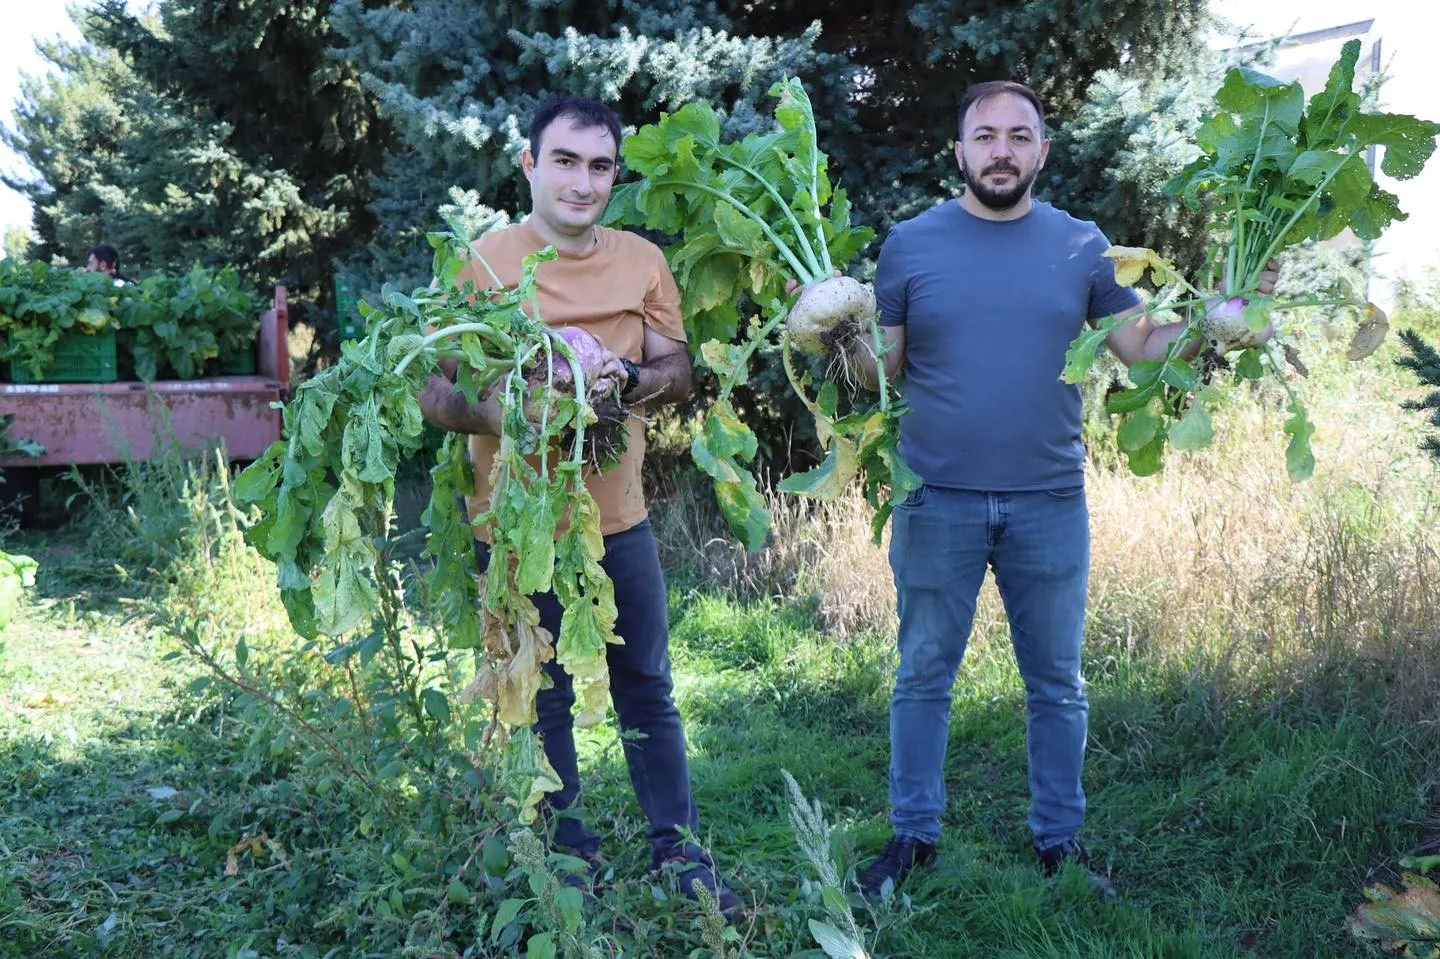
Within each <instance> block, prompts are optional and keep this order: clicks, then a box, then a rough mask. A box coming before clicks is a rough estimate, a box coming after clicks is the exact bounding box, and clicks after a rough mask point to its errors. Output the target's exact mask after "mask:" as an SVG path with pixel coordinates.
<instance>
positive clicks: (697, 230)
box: [606, 78, 874, 345]
mask: <svg viewBox="0 0 1440 959" xmlns="http://www.w3.org/2000/svg"><path fill="white" fill-rule="evenodd" d="M770 94H771V96H773V97H776V98H777V100H778V105H777V106H776V109H775V116H776V120H777V121H778V123H777V126H778V129H774V130H772V131H770V132H768V133H752V134H749V135H748V136H746V137H744V138H743V139H741V140H738V141H734V142H730V143H722V142H721V140H720V118H719V117H718V116H717V115H716V113H715V111H714V110H713V109H712V108H711V107H710V106H709V105H708V104H706V103H702V102H698V101H697V102H693V103H688V104H686V105H685V106H684V107H682V108H681V109H680V110H679V111H677V112H675V113H673V114H670V113H666V114H662V115H661V118H660V121H659V122H658V123H655V124H651V125H647V126H645V127H642V128H641V129H640V130H638V131H637V132H636V133H634V134H632V135H631V136H629V137H627V138H626V140H625V143H624V146H623V148H622V152H623V154H624V158H625V164H626V166H627V167H629V168H630V169H632V170H634V171H635V172H636V173H639V174H640V175H641V176H642V177H643V178H644V179H642V180H640V181H637V182H634V183H627V184H624V185H622V186H620V187H618V188H617V189H616V190H615V193H614V195H613V197H612V199H611V202H610V206H609V209H608V211H607V214H606V216H607V221H608V222H611V223H629V224H633V225H637V226H643V227H645V228H647V229H652V230H659V231H660V232H662V233H666V234H669V235H672V236H679V237H682V242H680V243H676V244H674V245H672V246H670V247H669V248H668V249H667V250H666V254H667V257H668V258H669V261H670V266H671V268H672V269H673V270H674V271H675V278H676V280H677V282H678V283H679V286H680V289H681V291H682V302H681V309H682V312H683V313H684V315H685V320H686V324H687V327H688V332H689V334H690V340H691V342H692V343H696V344H697V345H698V344H701V343H704V342H706V341H707V340H712V339H713V340H720V341H722V342H724V341H729V340H733V339H734V338H735V336H736V333H737V332H738V330H739V321H740V314H739V302H740V298H741V296H742V295H743V294H745V293H749V294H750V296H751V297H752V298H753V299H754V300H755V302H756V303H760V304H762V305H763V304H767V303H769V302H770V301H772V300H782V299H784V298H785V282H786V280H787V279H789V280H795V281H797V282H799V283H800V284H801V285H805V284H808V283H811V282H814V281H815V280H819V279H823V278H824V277H827V276H829V275H830V273H831V270H832V269H834V267H835V266H836V265H843V264H845V263H848V262H849V261H850V259H851V258H852V257H853V256H855V254H856V253H858V252H859V251H860V250H861V249H863V248H864V247H865V245H866V244H867V243H869V242H870V240H871V239H872V238H873V237H874V231H873V230H871V229H870V228H868V227H855V226H853V225H852V224H851V222H850V202H849V199H848V198H847V197H846V195H845V191H844V190H843V189H837V188H834V187H832V185H831V183H830V178H829V176H828V175H827V172H826V164H827V157H826V155H825V154H824V153H823V152H822V151H821V150H820V149H819V147H818V145H817V143H816V137H815V117H814V112H813V110H812V109H811V106H810V98H809V97H808V96H807V95H806V93H805V89H804V87H803V86H801V84H800V82H799V81H798V80H795V79H793V78H791V79H786V80H783V81H781V82H779V83H777V84H775V85H774V86H773V87H772V88H771V89H770ZM827 204H828V207H829V208H828V212H827V211H826V210H825V207H826V206H827Z"/></svg>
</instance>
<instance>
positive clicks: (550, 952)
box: [525, 890, 578, 959]
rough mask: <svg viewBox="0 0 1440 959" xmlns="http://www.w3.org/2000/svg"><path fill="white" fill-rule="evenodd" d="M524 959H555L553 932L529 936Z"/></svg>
mask: <svg viewBox="0 0 1440 959" xmlns="http://www.w3.org/2000/svg"><path fill="white" fill-rule="evenodd" d="M571 891H572V892H578V890H571ZM525 959H555V934H554V933H553V932H542V933H540V934H539V935H538V936H531V937H530V941H529V942H528V943H526V945H525Z"/></svg>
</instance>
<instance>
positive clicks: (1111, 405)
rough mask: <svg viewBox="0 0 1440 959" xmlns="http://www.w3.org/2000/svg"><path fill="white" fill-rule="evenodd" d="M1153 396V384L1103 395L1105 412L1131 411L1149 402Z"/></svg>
mask: <svg viewBox="0 0 1440 959" xmlns="http://www.w3.org/2000/svg"><path fill="white" fill-rule="evenodd" d="M1154 396H1155V388H1154V386H1142V387H1137V388H1135V389H1133V390H1120V391H1119V392H1116V393H1111V394H1110V395H1109V396H1107V397H1105V411H1106V412H1107V413H1133V412H1135V411H1136V410H1138V409H1140V408H1141V407H1144V406H1146V405H1148V404H1149V402H1150V400H1151V399H1152V398H1153V397H1154Z"/></svg>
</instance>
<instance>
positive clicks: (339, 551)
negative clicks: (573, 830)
mask: <svg viewBox="0 0 1440 959" xmlns="http://www.w3.org/2000/svg"><path fill="white" fill-rule="evenodd" d="M430 241H431V244H432V245H433V246H434V248H435V271H434V272H435V276H436V277H437V278H438V279H439V280H440V282H439V283H437V284H436V285H435V286H433V287H428V288H424V289H417V290H414V291H413V292H412V293H410V294H409V295H406V294H405V293H402V292H401V291H399V290H396V289H393V288H391V287H389V286H387V287H386V288H385V289H384V291H383V293H382V300H383V303H382V305H380V306H371V305H369V304H362V307H361V312H362V313H363V314H364V315H365V316H366V318H367V330H366V335H365V336H364V337H363V338H362V339H360V340H355V341H351V342H348V343H346V344H344V346H343V347H342V354H341V358H340V361H339V362H338V363H336V364H335V365H334V366H331V367H328V368H327V369H325V370H322V371H321V372H320V373H319V374H317V375H316V376H314V377H312V378H311V379H309V380H307V381H306V382H305V383H303V384H302V385H301V386H300V387H299V389H298V390H296V394H295V398H294V400H293V401H292V402H291V403H290V404H288V405H287V406H286V408H285V411H284V438H283V439H281V440H279V441H277V442H276V443H274V444H273V445H272V446H271V447H270V449H268V450H267V451H266V452H265V454H264V455H263V456H261V458H260V459H258V460H256V461H255V462H254V463H253V464H251V465H250V466H249V467H248V468H247V469H246V470H245V471H244V472H243V473H242V474H241V475H240V477H239V478H238V480H237V481H236V485H235V492H236V496H237V498H239V499H240V500H241V501H242V502H246V503H251V504H254V505H255V506H257V507H258V511H259V516H258V519H257V521H256V522H254V523H253V524H252V525H250V526H249V527H248V529H247V530H246V538H247V539H248V540H249V541H250V543H251V544H253V545H254V546H255V548H256V549H257V550H258V551H259V552H260V553H261V554H262V555H264V556H266V557H268V558H269V559H272V560H273V561H274V562H275V564H276V567H277V579H278V585H279V587H280V590H281V598H282V600H283V601H284V603H285V607H286V610H287V612H288V613H289V615H290V620H291V623H292V625H293V626H294V627H295V629H296V630H297V631H298V632H299V633H301V634H302V635H304V636H307V637H312V638H313V637H315V636H316V635H318V634H324V635H328V636H341V635H345V634H350V633H352V632H355V631H358V630H365V629H367V628H368V627H370V626H371V625H372V624H373V623H374V622H375V621H376V619H377V617H380V616H382V615H384V602H383V599H382V596H381V593H382V591H385V590H389V589H392V588H393V587H392V586H391V585H390V583H389V579H390V577H389V575H388V573H387V572H386V570H387V568H388V564H389V559H388V558H387V556H386V555H385V549H386V544H387V541H388V540H389V537H390V533H391V524H392V522H393V508H394V500H395V474H396V471H397V469H398V468H399V465H400V463H401V462H403V461H405V460H409V459H412V458H414V457H416V456H418V455H420V453H421V452H422V449H423V445H424V439H425V436H424V432H425V425H424V420H423V418H422V415H421V410H420V403H419V395H420V393H421V391H422V390H423V389H424V387H425V385H426V383H427V381H428V379H429V377H430V376H431V375H432V374H433V373H435V372H436V371H437V370H438V369H439V363H440V361H441V360H443V359H454V360H457V361H459V369H458V375H457V377H456V388H457V389H458V390H460V391H462V392H463V393H465V394H466V395H467V396H468V397H469V398H470V400H471V401H474V400H476V399H478V398H479V397H480V396H481V395H484V394H488V393H489V392H490V391H491V390H492V389H494V390H495V391H496V395H497V398H498V400H499V402H500V404H501V407H502V412H503V413H504V416H503V423H504V427H503V430H504V431H503V435H502V437H501V441H500V455H499V456H497V457H496V459H495V463H494V469H493V472H492V475H491V488H492V497H491V500H490V503H489V506H488V509H486V511H485V512H483V513H482V514H481V515H479V516H475V517H473V518H467V517H466V516H465V515H464V514H463V512H462V511H461V509H460V508H459V506H458V505H457V501H458V500H459V499H460V497H462V496H464V495H468V494H473V493H474V490H475V484H474V481H473V474H472V472H471V467H470V464H469V462H468V460H467V457H466V455H465V437H464V436H461V435H459V434H450V435H448V436H447V437H446V439H445V442H444V444H443V447H442V449H441V451H440V456H439V458H438V462H437V463H436V465H435V466H434V468H433V469H432V470H431V474H430V475H431V479H432V481H433V485H432V494H431V500H430V504H429V507H428V508H427V509H426V510H425V512H424V514H423V516H422V518H421V521H422V523H423V524H424V526H425V527H426V529H427V533H428V538H427V542H426V548H425V555H426V556H427V557H429V558H431V559H433V560H434V566H433V567H432V571H431V573H430V575H429V577H428V581H427V585H426V589H425V590H424V591H423V592H424V600H423V604H424V607H425V611H426V612H427V613H429V614H430V615H431V616H432V617H433V620H434V622H435V625H436V626H437V627H438V628H439V629H441V630H442V631H443V635H444V636H445V637H446V639H447V641H448V645H449V646H450V648H452V649H475V650H477V656H478V658H479V663H478V668H477V673H476V677H475V680H474V682H472V683H471V685H470V687H469V689H468V692H469V693H470V697H468V698H473V697H476V696H478V697H480V698H482V699H484V700H485V701H487V702H489V703H491V704H493V706H494V708H495V718H496V720H497V721H498V722H499V723H500V724H501V726H502V728H503V729H504V730H507V731H515V730H518V731H520V734H517V735H515V736H513V737H512V738H511V739H509V740H508V745H507V749H508V750H509V751H510V752H509V755H510V759H511V760H512V761H513V762H512V765H513V766H514V770H515V772H514V774H513V775H510V776H509V777H508V778H505V780H504V781H505V782H506V783H507V784H508V785H507V789H509V790H510V791H511V793H512V795H514V796H515V797H516V798H515V801H516V804H517V805H518V806H519V807H520V810H521V818H522V819H528V818H531V817H533V815H534V805H535V802H536V801H537V800H538V798H539V794H538V792H537V791H536V789H537V787H536V783H537V782H539V783H544V784H545V785H544V786H543V789H553V788H558V783H556V782H555V781H554V775H553V772H549V773H546V770H547V769H548V767H543V768H538V769H537V767H536V765H535V764H536V763H537V762H541V763H543V755H542V756H541V757H540V758H539V759H537V758H536V757H535V756H533V755H531V753H532V752H533V748H532V747H533V743H530V742H529V740H528V738H527V736H526V735H524V734H523V732H524V731H525V730H528V728H529V726H530V724H532V723H533V722H534V721H535V694H536V693H537V692H538V691H539V689H540V686H541V682H542V673H541V665H542V664H543V663H544V662H546V661H547V660H549V659H551V658H554V659H556V660H557V661H558V662H559V663H560V665H562V666H563V667H565V668H566V669H567V670H568V671H569V672H570V674H571V675H572V676H573V677H574V678H575V689H576V695H577V698H578V699H579V701H580V703H581V705H582V713H581V717H580V720H581V722H587V723H588V722H596V721H598V720H599V719H600V718H602V717H603V715H604V712H605V708H606V704H607V702H608V700H607V696H606V692H607V690H608V688H609V687H608V677H607V674H606V669H605V644H606V643H607V642H614V641H616V639H615V619H616V608H615V600H614V590H613V586H612V585H611V583H610V580H609V578H608V577H607V576H606V575H605V572H604V570H603V568H602V567H601V566H600V559H601V556H602V554H603V552H604V546H603V541H602V540H601V537H600V517H599V512H598V510H597V509H596V507H595V503H594V500H593V499H592V498H591V496H590V494H589V492H588V491H587V489H586V487H585V483H584V479H583V476H582V463H583V462H584V459H585V448H584V442H585V438H584V433H585V427H586V426H587V425H588V424H590V423H592V422H594V420H595V413H594V411H593V410H592V409H591V408H590V407H589V406H588V404H587V403H586V402H585V397H586V389H587V385H586V383H585V377H584V371H583V370H582V369H581V367H580V364H579V360H578V358H577V357H576V356H575V353H574V351H573V350H572V349H571V348H570V347H569V345H568V344H566V343H565V341H564V340H563V339H562V338H561V337H560V336H559V335H558V334H556V333H555V332H554V331H552V330H550V329H549V328H548V327H546V326H545V325H544V324H543V323H542V322H541V321H540V320H539V318H538V317H534V318H532V317H531V316H528V315H527V314H526V313H525V311H524V310H522V309H521V304H527V303H529V302H530V301H531V300H533V298H534V297H535V292H536V281H535V271H536V269H537V267H538V265H539V264H540V263H542V262H544V261H546V260H549V259H553V258H554V256H555V252H554V250H553V248H547V249H546V250H544V251H541V252H540V253H537V254H534V255H532V256H529V257H527V258H526V260H525V264H524V269H523V273H522V276H521V279H520V282H519V283H518V284H517V286H516V287H514V288H513V289H506V288H502V287H501V286H500V284H499V282H498V281H497V282H496V285H495V287H494V288H491V289H486V290H477V289H475V288H473V286H472V285H471V284H469V283H466V284H465V286H464V288H457V287H456V286H455V280H456V279H457V277H458V275H459V273H460V270H461V268H462V267H463V266H464V264H465V263H466V262H467V260H468V259H469V257H470V256H471V253H470V250H469V246H468V244H467V243H466V242H465V241H464V240H463V239H461V238H460V237H458V236H456V235H454V234H449V233H446V234H434V235H432V236H431V237H430ZM551 351H554V352H557V353H559V354H560V356H561V358H562V359H563V360H564V361H565V362H567V363H568V364H569V366H570V370H571V383H570V385H568V386H566V387H565V388H564V389H563V390H562V389H561V388H560V387H559V385H558V384H555V385H553V388H551V387H547V386H546V385H545V384H543V383H542V384H540V386H539V387H538V389H537V388H534V387H531V386H530V385H529V384H528V383H527V382H526V380H525V374H526V373H527V372H528V371H529V370H530V369H531V368H532V367H534V366H536V364H537V363H544V364H546V365H545V366H542V367H540V368H548V364H549V354H550V353H551ZM552 384H554V381H553V380H552ZM528 404H538V406H539V408H540V409H541V410H542V411H543V412H541V413H540V414H539V422H535V421H534V416H533V414H530V413H529V412H527V411H528V409H529V406H528ZM567 437H568V438H569V440H568V442H569V446H568V448H567V449H565V451H564V452H563V453H562V454H559V455H555V456H554V458H553V459H552V458H551V454H550V451H551V450H552V449H554V448H555V447H556V444H557V442H558V441H560V440H562V439H565V438H567ZM562 518H563V519H566V520H568V525H567V527H566V529H565V531H564V532H563V533H561V534H560V535H559V536H558V538H557V536H556V532H557V529H558V526H559V523H560V521H561V519H562ZM472 522H474V523H477V524H480V523H483V524H485V525H486V526H487V527H488V528H489V531H490V534H491V540H492V544H493V545H492V549H491V551H490V562H489V565H488V566H487V568H486V570H485V575H484V577H483V578H482V580H481V581H478V582H477V579H476V577H475V575H474V570H475V553H474V535H473V529H472V525H471V523H472ZM548 590H553V591H554V593H555V595H556V596H557V598H558V599H559V600H560V603H561V605H562V606H563V607H564V614H563V618H562V621H561V626H560V635H559V636H558V637H551V636H550V635H549V634H548V633H547V632H546V631H545V630H544V629H541V628H540V626H539V613H538V611H537V609H536V607H535V605H534V603H533V602H532V601H531V600H530V599H529V594H533V593H537V592H544V591H548ZM372 635H379V633H378V632H374V633H372ZM361 642H363V641H361ZM527 757H528V758H527ZM522 760H523V761H522ZM523 770H529V772H525V773H524V774H522V772H521V771H523ZM502 778H504V777H502Z"/></svg>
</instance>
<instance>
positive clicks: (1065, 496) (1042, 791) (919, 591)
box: [890, 486, 1090, 848]
mask: <svg viewBox="0 0 1440 959" xmlns="http://www.w3.org/2000/svg"><path fill="white" fill-rule="evenodd" d="M893 524H894V525H893V529H892V535H891V541H890V565H891V568H892V569H893V570H894V573H895V588H896V592H897V593H898V595H899V608H900V634H899V646H900V668H899V670H898V672H897V673H896V676H895V691H894V695H893V697H892V698H891V702H890V750H891V757H890V806H891V814H890V822H891V824H892V825H893V826H894V827H895V832H896V834H897V835H908V836H913V837H916V838H919V839H922V840H925V841H927V842H934V841H935V840H936V839H938V838H939V836H940V814H941V813H942V812H943V811H944V809H945V779H944V767H945V746H946V740H947V739H948V738H949V731H950V701H951V689H952V687H953V686H954V684H955V673H956V670H957V669H958V668H959V666H960V660H961V658H962V657H963V656H964V654H965V644H966V640H967V639H968V638H969V635H970V627H971V624H972V622H973V621H974V618H975V601H976V599H977V598H978V596H979V592H980V585H981V583H982V582H983V581H984V578H985V570H986V569H987V568H991V569H994V571H995V581H996V584H997V585H998V586H999V587H1000V596H1001V598H1002V599H1003V601H1004V604H1005V614H1006V617H1007V618H1008V619H1009V621H1010V633H1011V638H1012V640H1013V642H1014V647H1015V661H1016V664H1017V665H1018V666H1019V668H1020V676H1021V679H1022V680H1023V681H1024V684H1025V693H1026V710H1027V723H1026V741H1027V744H1028V758H1029V768H1030V798H1031V806H1030V829H1031V831H1032V832H1033V834H1034V837H1035V843H1036V845H1037V846H1039V847H1041V848H1043V847H1047V846H1051V845H1054V844H1055V843H1058V842H1062V841H1064V840H1066V839H1069V838H1071V837H1073V836H1074V835H1075V833H1076V832H1077V831H1078V830H1079V828H1080V824H1081V823H1082V822H1083V820H1084V818H1085V793H1084V791H1083V790H1082V789H1081V787H1080V770H1081V766H1082V765H1083V763H1084V757H1085V736H1086V726H1087V721H1088V716H1089V704H1088V702H1087V701H1086V698H1085V683H1084V681H1083V680H1082V679H1081V678H1080V645H1081V637H1082V634H1083V632H1084V624H1085V588H1086V581H1087V578H1088V575H1089V568H1090V521H1089V514H1088V512H1087V510H1086V505H1085V490H1084V488H1083V487H1078V486H1077V487H1074V488H1071V489H1063V490H1039V491H1035V492H1024V493H981V492H972V491H968V490H953V489H942V488H939V487H933V486H924V487H921V488H920V489H919V490H916V491H915V492H914V493H913V494H911V496H910V498H909V499H908V500H907V502H906V503H905V504H904V505H902V506H901V507H899V508H898V509H896V510H895V513H894V520H893Z"/></svg>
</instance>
